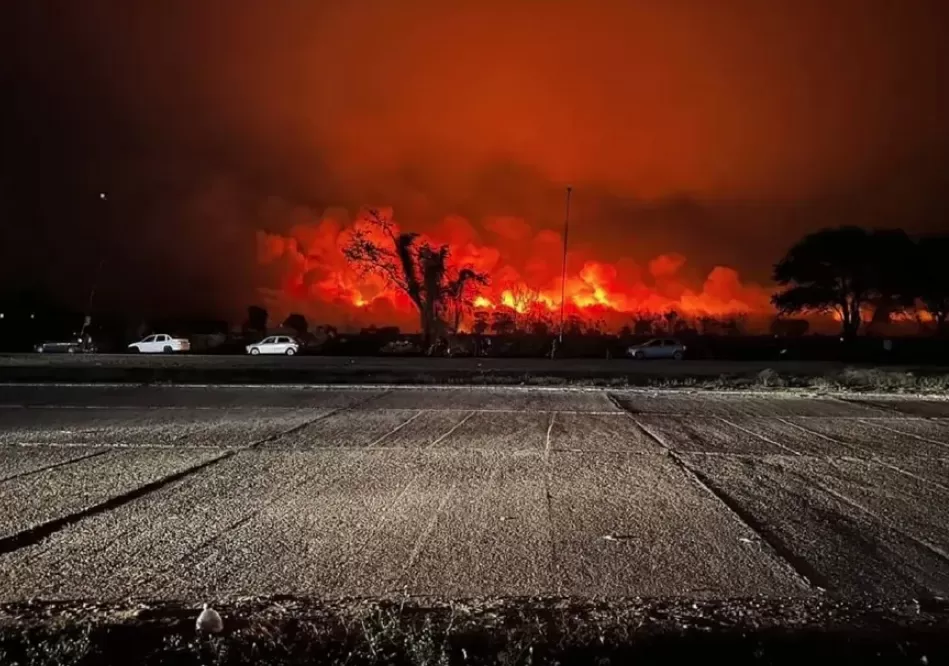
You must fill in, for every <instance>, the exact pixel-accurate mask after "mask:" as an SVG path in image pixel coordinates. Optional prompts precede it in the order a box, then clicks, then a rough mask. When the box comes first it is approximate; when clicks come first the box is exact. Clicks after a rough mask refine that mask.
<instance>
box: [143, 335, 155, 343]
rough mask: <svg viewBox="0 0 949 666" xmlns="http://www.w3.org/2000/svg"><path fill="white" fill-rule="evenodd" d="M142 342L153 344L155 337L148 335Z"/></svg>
mask: <svg viewBox="0 0 949 666" xmlns="http://www.w3.org/2000/svg"><path fill="white" fill-rule="evenodd" d="M142 342H155V336H154V335H149V336H148V337H147V338H145V339H144V340H142Z"/></svg>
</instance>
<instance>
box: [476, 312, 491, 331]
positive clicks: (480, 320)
mask: <svg viewBox="0 0 949 666" xmlns="http://www.w3.org/2000/svg"><path fill="white" fill-rule="evenodd" d="M490 327H491V324H490V322H488V312H487V311H486V310H478V311H477V312H475V313H474V325H473V326H472V327H471V331H472V332H473V333H474V334H475V335H484V334H485V333H487V332H488V329H489V328H490Z"/></svg>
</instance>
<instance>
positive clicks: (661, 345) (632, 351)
mask: <svg viewBox="0 0 949 666" xmlns="http://www.w3.org/2000/svg"><path fill="white" fill-rule="evenodd" d="M626 355H627V356H629V357H631V358H636V359H646V358H672V359H675V360H677V361H681V360H682V359H683V358H684V357H685V345H684V344H682V343H681V342H679V341H678V340H673V339H672V338H656V339H655V340H650V341H649V342H644V343H643V344H641V345H633V346H632V347H630V348H629V349H627V350H626Z"/></svg>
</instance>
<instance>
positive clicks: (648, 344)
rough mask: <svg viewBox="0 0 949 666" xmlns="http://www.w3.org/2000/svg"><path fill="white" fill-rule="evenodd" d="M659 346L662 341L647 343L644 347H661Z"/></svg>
mask: <svg viewBox="0 0 949 666" xmlns="http://www.w3.org/2000/svg"><path fill="white" fill-rule="evenodd" d="M661 344H662V340H653V341H652V342H647V343H646V346H647V347H658V346H659V345H661Z"/></svg>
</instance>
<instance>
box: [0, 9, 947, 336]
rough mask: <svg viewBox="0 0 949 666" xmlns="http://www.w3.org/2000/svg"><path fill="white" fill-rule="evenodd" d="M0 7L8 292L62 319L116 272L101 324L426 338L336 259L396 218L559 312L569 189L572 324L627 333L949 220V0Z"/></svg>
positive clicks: (743, 306) (754, 298)
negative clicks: (34, 296)
mask: <svg viewBox="0 0 949 666" xmlns="http://www.w3.org/2000/svg"><path fill="white" fill-rule="evenodd" d="M10 4H12V5H13V6H12V7H11V8H10V9H11V11H9V12H7V15H8V16H7V17H6V18H8V23H9V24H10V25H11V29H10V30H9V31H8V32H9V33H10V40H9V41H10V42H11V46H12V47H13V48H12V54H11V57H9V58H7V59H5V61H4V65H5V67H6V68H7V69H8V70H9V74H11V75H12V77H11V82H12V85H10V86H9V88H10V90H11V95H10V97H11V99H12V100H13V101H12V102H11V103H10V104H7V105H4V106H3V107H2V111H0V113H3V114H5V115H4V122H3V123H0V125H2V126H4V127H5V129H7V133H6V134H5V143H4V148H5V150H4V155H5V156H6V158H7V162H8V166H9V168H8V169H7V172H8V174H9V177H8V178H7V179H6V180H5V181H4V185H5V189H4V196H2V197H0V208H2V211H0V212H2V215H3V218H4V220H8V221H9V223H7V224H4V225H0V247H2V248H4V249H6V250H7V251H6V253H4V257H3V261H0V276H2V278H3V279H4V280H5V281H6V283H8V284H17V285H20V284H24V285H36V286H42V287H45V288H47V289H48V290H49V291H51V292H53V293H55V294H56V295H57V296H58V297H61V298H62V299H63V300H64V301H67V302H70V303H71V304H74V305H76V306H79V305H81V304H83V303H85V302H86V301H87V299H88V294H89V290H90V286H91V282H92V281H93V279H94V275H92V273H93V271H92V270H91V269H90V266H93V267H94V266H96V265H97V264H98V263H99V262H100V261H103V260H104V261H105V264H104V265H105V268H104V270H103V275H102V279H101V280H100V281H99V283H98V287H97V291H96V303H97V304H99V306H100V307H103V308H110V309H115V310H120V311H130V312H141V313H143V314H148V315H154V316H159V315H177V314H182V313H201V314H208V315H212V314H213V315H214V316H219V317H222V318H227V319H231V320H237V319H238V318H239V317H241V316H242V313H243V312H244V309H245V308H246V307H247V305H248V304H250V303H251V302H254V301H259V300H261V299H263V301H264V303H265V304H267V305H269V306H270V308H271V309H272V310H273V312H274V314H275V316H276V314H277V313H282V312H287V311H290V310H300V311H304V312H309V313H310V314H312V315H313V319H314V321H317V320H320V319H322V320H326V321H332V322H335V323H337V324H343V325H346V326H358V325H360V324H361V323H362V322H366V323H368V322H369V321H373V322H378V323H385V322H393V323H398V324H399V325H400V326H403V327H408V326H414V321H413V319H414V317H413V315H412V313H411V309H410V308H409V307H408V306H407V304H406V303H404V302H402V301H400V299H399V298H398V297H397V296H395V295H393V294H391V293H388V292H387V291H386V290H385V289H384V288H383V287H382V286H381V285H380V284H378V283H377V282H376V281H373V280H371V279H370V280H357V279H356V278H355V277H354V276H353V275H352V273H351V272H350V271H348V270H347V268H346V266H345V264H344V262H343V261H342V257H341V254H340V251H339V248H340V244H341V242H343V240H344V239H345V234H346V233H347V229H349V228H350V227H351V225H352V224H353V222H352V220H353V216H355V215H356V214H357V213H356V211H358V210H359V208H360V207H361V206H364V205H369V204H380V205H386V206H391V207H392V208H393V209H394V211H395V212H396V214H397V219H398V220H399V221H400V222H401V224H402V225H403V228H406V229H410V230H413V231H419V232H423V233H425V234H427V235H429V236H430V237H431V238H432V239H435V240H437V241H442V242H446V243H448V244H449V245H450V246H451V249H452V252H453V255H454V260H455V262H457V263H460V264H463V263H466V262H471V263H472V264H474V265H475V266H478V267H480V268H482V269H483V270H487V271H488V272H490V273H491V277H492V286H491V287H490V288H489V289H487V290H486V291H485V294H484V298H485V299H486V300H487V301H490V303H492V304H494V305H496V306H499V305H503V304H504V303H505V302H506V303H508V304H511V303H513V304H514V307H515V309H517V308H518V307H525V306H523V305H519V303H520V301H521V300H523V298H525V296H524V295H525V294H528V296H527V297H526V298H530V299H536V300H537V301H538V302H539V303H541V306H542V308H544V309H547V310H552V309H559V303H560V287H561V285H560V261H561V236H560V233H561V227H562V223H563V204H562V193H563V188H564V186H565V185H566V184H568V183H570V184H572V185H573V186H574V187H575V194H576V197H575V207H574V208H573V210H575V215H574V214H573V213H572V214H571V229H570V248H569V249H570V255H569V265H568V267H567V283H566V285H565V291H566V292H567V302H568V309H569V310H571V311H575V312H576V313H580V314H582V315H583V317H584V318H585V319H586V320H590V321H596V320H599V319H604V320H609V325H610V326H611V327H613V326H619V325H621V323H620V322H621V321H622V320H624V319H628V315H629V314H630V313H633V312H637V311H639V310H641V309H645V310H649V311H665V310H668V309H670V308H675V309H677V310H680V311H682V312H684V313H702V312H709V313H716V314H722V313H737V312H741V311H746V312H748V313H750V314H751V313H756V312H770V307H769V306H768V304H767V297H768V296H769V292H770V286H769V280H770V276H771V267H772V265H773V263H774V262H775V261H776V260H778V259H779V258H780V256H781V255H782V254H783V252H784V251H786V250H787V249H788V248H789V247H790V246H791V245H792V244H793V243H794V242H795V241H796V240H798V239H799V238H800V237H802V236H803V235H805V234H806V233H809V232H812V231H816V230H817V229H820V228H823V227H828V226H838V225H842V224H853V225H858V226H865V227H870V228H893V227H900V228H903V229H905V230H907V231H908V232H911V233H922V232H927V231H929V232H932V231H941V230H945V228H946V221H947V220H949V196H947V192H949V123H946V122H945V118H946V117H947V116H949V68H946V67H945V65H944V64H943V63H945V62H947V61H949V39H947V38H946V26H949V20H947V19H949V3H946V2H945V1H941V0H918V1H916V2H911V3H896V2H892V1H888V0H836V1H834V2H827V1H826V0H793V1H792V0H772V1H769V2H762V1H761V0H733V1H732V2H727V3H712V2H708V1H707V0H683V1H681V2H672V3H665V2H654V1H649V0H597V1H595V2H579V1H578V0H563V1H562V2H537V1H533V0H524V1H523V2H510V1H509V0H508V1H505V0H478V1H477V2H469V1H468V0H457V1H456V2H436V1H435V0H400V1H399V2H383V1H380V0H366V1H363V2H299V1H295V0H286V1H282V0H277V1H276V2H266V3H264V2H257V3H254V2H238V3H235V2H233V0H202V2H194V1H193V0H165V1H163V2H128V1H127V0H89V1H88V2H72V3H69V2H67V3H50V2H44V1H40V0H36V1H34V2H19V3H10ZM54 4H55V8H54V7H53V5H54ZM103 191H105V192H108V193H109V197H108V203H107V204H105V205H104V204H103V202H102V201H101V200H100V199H99V198H98V193H99V192H103ZM275 202H276V203H275ZM331 206H339V208H332V207H331ZM451 214H455V215H454V216H453V215H451ZM574 219H575V220H576V224H574V223H573V220H574ZM258 230H259V233H258ZM301 251H302V253H303V254H301ZM36 256H41V257H43V258H44V259H43V260H42V261H37V260H36V259H35V257H36ZM557 314H558V315H559V312H558V313H557ZM614 322H616V323H614Z"/></svg>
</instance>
